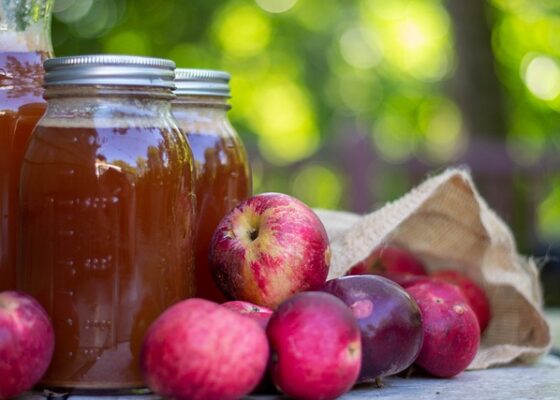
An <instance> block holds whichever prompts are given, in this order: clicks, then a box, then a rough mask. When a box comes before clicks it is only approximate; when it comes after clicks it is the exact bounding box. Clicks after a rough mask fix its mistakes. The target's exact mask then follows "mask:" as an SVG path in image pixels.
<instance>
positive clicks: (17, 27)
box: [0, 0, 53, 291]
mask: <svg viewBox="0 0 560 400" xmlns="http://www.w3.org/2000/svg"><path fill="white" fill-rule="evenodd" d="M52 3H53V2H52V0H34V1H31V0H2V2H0V215H1V222H0V291H3V290H9V289H15V287H16V254H17V244H16V239H17V233H16V225H17V218H18V217H17V213H18V185H19V173H20V168H21V161H22V158H23V153H24V151H25V146H26V144H27V140H28V139H29V136H30V135H31V131H32V129H33V128H34V127H35V124H36V123H37V121H38V120H39V118H40V117H41V115H43V112H44V111H45V107H46V103H45V101H44V100H43V88H42V82H43V61H44V60H46V59H47V58H48V57H51V56H52V45H51V36H50V20H51V9H52Z"/></svg>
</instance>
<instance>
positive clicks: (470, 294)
mask: <svg viewBox="0 0 560 400" xmlns="http://www.w3.org/2000/svg"><path fill="white" fill-rule="evenodd" d="M432 277H433V278H434V279H439V280H442V281H444V282H448V283H451V284H453V285H457V286H458V287H459V289H461V292H463V294H464V295H465V297H466V298H467V301H468V302H469V305H470V306H471V308H472V309H473V311H474V313H475V314H476V318H477V319H478V324H479V325H480V332H484V330H485V329H486V327H487V326H488V323H489V322H490V318H491V313H490V302H489V301H488V297H486V293H484V290H483V289H482V288H481V287H480V286H478V285H477V284H476V283H475V282H474V281H473V280H472V279H470V278H469V277H468V276H466V275H465V274H463V273H461V272H459V271H457V270H453V269H445V270H440V271H437V272H435V273H433V274H432Z"/></svg>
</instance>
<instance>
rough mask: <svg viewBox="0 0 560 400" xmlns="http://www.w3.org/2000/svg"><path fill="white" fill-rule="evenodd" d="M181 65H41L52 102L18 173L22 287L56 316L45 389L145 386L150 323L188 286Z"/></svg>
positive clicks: (117, 61) (110, 60)
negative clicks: (174, 106)
mask: <svg viewBox="0 0 560 400" xmlns="http://www.w3.org/2000/svg"><path fill="white" fill-rule="evenodd" d="M174 67H175V64H174V63H173V62H172V61H169V60H161V59H153V58H145V57H132V56H109V55H104V56H77V57H63V58H53V59H50V60H47V61H46V62H45V70H46V75H45V87H46V91H45V98H46V99H47V101H48V107H47V111H46V114H45V116H44V117H43V118H42V119H41V120H40V121H39V123H38V125H37V127H36V128H35V130H34V132H33V135H32V137H31V139H30V141H29V145H28V147H27V151H26V153H25V157H24V161H23V167H22V174H21V197H20V205H21V218H20V225H19V228H20V229H21V241H20V243H21V253H20V254H21V257H20V266H19V268H18V272H21V274H20V275H19V276H18V279H19V283H20V287H21V289H22V290H25V291H27V292H29V293H30V294H32V295H33V296H35V297H36V298H37V299H38V300H39V302H40V303H41V304H42V305H43V306H44V307H45V309H46V310H47V312H48V313H49V314H50V316H51V317H52V320H53V324H54V330H55V337H56V344H55V353H54V357H53V360H52V363H51V365H50V368H49V369H48V371H47V373H46V375H45V376H44V377H43V380H42V385H43V386H45V387H49V388H59V387H60V388H65V389H66V388H74V389H82V390H106V389H128V388H136V387H142V386H144V383H143V380H142V376H141V374H140V371H139V361H138V357H139V350H140V345H141V341H142V339H143V336H144V333H145V331H146V329H147V328H148V326H149V325H150V323H151V322H152V321H153V320H154V319H155V318H156V317H157V316H158V315H159V314H160V313H161V312H162V311H164V310H165V309H166V308H167V307H169V306H170V305H172V304H173V303H175V302H177V301H179V300H181V299H183V298H186V297H188V296H191V295H192V294H193V288H194V285H193V277H192V275H193V260H192V240H193V227H194V224H193V222H194V212H195V204H194V201H195V198H194V193H193V190H192V189H193V185H194V181H193V165H192V153H191V151H190V149H189V147H188V144H187V142H186V140H185V139H184V137H183V135H182V134H181V132H180V131H179V130H178V128H177V125H176V123H175V120H174V119H173V117H172V114H171V104H170V99H171V98H172V97H173V93H172V90H173V87H174V84H173V77H174V73H173V70H174Z"/></svg>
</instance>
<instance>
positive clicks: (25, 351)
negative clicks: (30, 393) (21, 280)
mask: <svg viewBox="0 0 560 400" xmlns="http://www.w3.org/2000/svg"><path fill="white" fill-rule="evenodd" d="M53 349H54V330H53V327H52V323H51V320H50V319H49V316H48V315H47V312H46V311H45V310H44V309H43V307H41V305H40V304H39V303H38V302H37V301H36V300H35V299H33V298H32V297H31V296H29V295H27V294H25V293H21V292H2V293H0V399H7V398H11V397H15V396H17V395H19V394H20V393H22V392H25V391H26V390H29V389H31V388H32V387H33V385H35V384H36V383H37V382H38V381H39V379H41V377H42V376H43V374H44V373H45V371H46V370H47V368H48V366H49V364H50V362H51V358H52V354H53Z"/></svg>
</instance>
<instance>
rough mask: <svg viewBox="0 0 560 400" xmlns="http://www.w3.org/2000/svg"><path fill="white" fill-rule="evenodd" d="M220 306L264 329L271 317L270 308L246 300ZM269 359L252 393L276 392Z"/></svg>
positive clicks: (228, 302) (229, 302)
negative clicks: (249, 319) (254, 322)
mask: <svg viewBox="0 0 560 400" xmlns="http://www.w3.org/2000/svg"><path fill="white" fill-rule="evenodd" d="M221 306H222V307H226V308H229V309H230V310H232V311H235V312H238V313H239V314H241V315H244V316H246V317H247V318H251V319H252V320H253V321H256V322H257V323H258V324H259V325H260V327H261V328H263V329H266V326H267V325H268V322H269V321H270V318H271V317H272V313H273V311H272V310H271V309H270V308H266V307H262V306H257V305H256V304H253V303H249V302H248V301H240V300H234V301H227V302H225V303H222V304H221ZM270 368H271V361H270V359H269V360H268V363H267V368H266V372H265V373H264V375H263V378H262V380H261V382H260V383H259V384H258V386H257V387H256V388H255V390H254V391H253V393H256V394H270V393H278V391H277V390H276V387H275V386H274V383H273V382H272V378H271V376H270V375H271V373H270Z"/></svg>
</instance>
